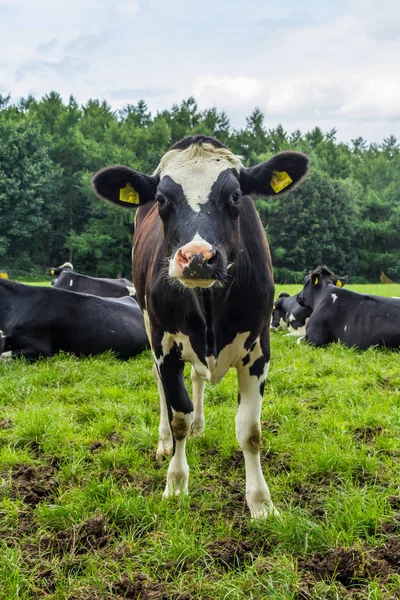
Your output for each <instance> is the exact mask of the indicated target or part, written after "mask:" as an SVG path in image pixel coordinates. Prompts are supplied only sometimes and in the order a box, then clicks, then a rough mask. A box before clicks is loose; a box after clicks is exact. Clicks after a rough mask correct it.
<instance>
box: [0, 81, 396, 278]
mask: <svg viewBox="0 0 400 600" xmlns="http://www.w3.org/2000/svg"><path fill="white" fill-rule="evenodd" d="M195 133H205V134H208V135H213V136H215V137H217V138H218V139H220V140H221V141H222V142H223V143H224V144H226V145H227V146H228V147H229V148H230V149H231V150H232V151H233V152H234V153H236V154H239V155H241V156H242V157H243V161H244V164H245V165H246V166H250V165H253V164H256V163H258V162H261V161H264V160H267V159H268V158H269V157H270V156H272V155H273V154H275V153H277V152H281V151H283V150H288V149H292V150H298V151H300V152H304V153H306V154H308V155H309V156H310V157H311V160H312V169H311V172H310V174H309V175H308V177H307V179H306V180H305V181H304V183H303V184H302V185H301V186H300V187H299V189H298V190H296V191H295V192H293V193H292V194H288V195H287V196H282V197H281V196H277V197H276V198H272V199H268V201H265V200H262V199H257V200H256V204H257V208H258V211H259V214H260V216H261V219H262V221H263V224H264V226H265V229H266V232H267V235H268V239H269V243H270V247H271V253H272V258H273V264H274V270H275V278H276V280H277V281H279V282H282V283H291V282H300V281H301V280H302V278H303V276H304V274H305V272H306V271H308V270H309V269H311V268H313V267H315V266H316V265H317V264H321V263H326V264H327V265H329V267H330V268H332V269H333V270H334V271H335V272H336V273H339V274H347V275H349V276H350V277H351V279H352V281H353V282H363V281H377V280H379V277H380V274H381V272H382V271H384V272H385V273H386V275H388V276H389V277H390V278H391V279H393V280H395V281H400V241H399V240H400V148H399V144H398V142H397V140H396V138H395V137H394V136H390V137H388V138H386V139H384V140H383V142H382V143H380V144H377V143H372V144H367V142H366V141H365V140H364V139H363V138H362V137H359V138H357V139H354V140H351V142H350V143H348V144H344V143H341V142H338V141H337V140H336V130H335V129H332V130H331V131H328V132H323V131H322V130H321V129H320V128H319V127H315V128H314V129H313V130H312V131H310V132H308V133H304V134H303V133H301V132H300V131H294V132H292V133H288V132H287V131H285V130H284V128H283V127H282V126H281V125H278V126H277V127H271V128H268V126H267V124H266V122H265V117H264V115H263V113H262V112H261V111H260V110H259V109H257V108H256V109H254V111H253V112H252V113H251V114H250V115H249V117H248V118H247V119H246V126H245V127H244V128H243V129H240V130H236V129H234V128H232V126H231V124H230V122H229V118H228V116H227V115H226V113H225V112H223V111H219V110H218V109H217V108H210V109H207V110H199V108H198V106H197V104H196V101H195V100H194V98H188V99H187V100H184V101H183V102H182V103H181V104H179V105H178V104H176V105H173V106H172V108H171V109H170V110H163V111H161V112H158V113H157V114H155V115H152V114H151V113H150V111H149V110H148V108H147V105H146V103H145V102H144V101H140V102H138V103H137V104H136V105H133V104H128V105H127V106H126V107H124V108H123V109H122V110H118V111H116V110H113V109H112V108H111V106H110V105H109V104H107V103H106V102H105V101H100V100H89V101H88V102H87V103H86V104H85V105H83V106H80V105H79V104H78V103H77V101H76V100H75V98H74V97H72V96H71V97H70V98H69V101H68V102H64V101H63V100H62V98H61V96H60V95H59V94H58V93H56V92H51V93H49V94H47V95H45V96H44V97H43V98H42V99H40V100H36V99H35V98H33V97H31V96H30V97H28V98H23V99H21V100H20V101H19V102H17V103H11V102H10V98H9V97H6V96H1V95H0V269H6V270H9V271H10V274H11V276H12V277H13V278H18V277H19V278H21V277H23V278H26V279H30V278H32V279H34V278H43V275H44V274H45V273H48V267H49V266H57V265H59V264H61V263H63V262H65V261H66V260H69V261H72V262H73V264H74V266H75V268H76V269H77V270H79V271H81V272H84V273H87V274H91V275H97V276H103V277H116V276H121V275H124V276H127V277H130V270H131V267H130V248H131V241H132V234H133V229H134V224H133V215H132V214H131V212H130V211H123V210H119V209H117V208H113V207H111V206H110V207H109V206H107V205H106V204H105V203H102V202H101V201H99V200H98V199H97V198H96V197H95V195H94V193H93V191H92V189H91V184H90V181H91V177H92V175H93V173H94V172H95V171H97V170H98V169H100V168H102V167H104V166H107V165H112V164H127V165H129V166H132V167H133V168H135V169H137V170H139V171H143V172H145V173H151V172H152V171H153V170H154V169H155V167H156V166H157V164H158V162H159V159H160V158H161V156H162V155H163V154H164V153H165V152H166V151H167V150H168V148H169V147H170V146H171V145H172V144H173V143H175V142H176V141H178V140H180V139H181V138H182V137H184V136H186V135H193V134H195Z"/></svg>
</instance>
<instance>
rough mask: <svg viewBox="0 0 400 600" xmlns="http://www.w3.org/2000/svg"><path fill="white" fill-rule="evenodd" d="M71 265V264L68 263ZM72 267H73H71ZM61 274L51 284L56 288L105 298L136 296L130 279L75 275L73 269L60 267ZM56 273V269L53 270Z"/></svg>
mask: <svg viewBox="0 0 400 600" xmlns="http://www.w3.org/2000/svg"><path fill="white" fill-rule="evenodd" d="M66 264H71V263H66ZM71 267H72V265H71ZM59 269H61V270H60V272H59V274H58V275H57V277H56V278H55V279H53V281H52V282H51V284H52V285H53V286H54V287H55V288H60V289H63V290H69V291H71V292H81V293H82V294H93V295H94V296H102V297H103V298H122V297H124V296H135V294H136V291H135V288H134V287H133V283H132V282H131V281H129V279H124V278H121V279H108V278H106V277H89V275H81V274H80V273H75V271H73V270H72V268H71V269H63V268H62V267H59ZM52 271H56V269H52Z"/></svg>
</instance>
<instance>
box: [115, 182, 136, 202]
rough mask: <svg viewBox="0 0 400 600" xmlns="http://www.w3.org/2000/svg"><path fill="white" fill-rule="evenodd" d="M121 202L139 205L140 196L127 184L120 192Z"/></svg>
mask: <svg viewBox="0 0 400 600" xmlns="http://www.w3.org/2000/svg"><path fill="white" fill-rule="evenodd" d="M119 201H120V202H127V203H128V204H139V194H138V193H137V191H136V190H135V189H134V188H133V186H132V184H131V183H127V184H126V186H125V187H124V188H121V189H120V190H119Z"/></svg>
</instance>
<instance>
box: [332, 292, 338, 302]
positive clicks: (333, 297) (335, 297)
mask: <svg viewBox="0 0 400 600" xmlns="http://www.w3.org/2000/svg"><path fill="white" fill-rule="evenodd" d="M331 296H332V301H333V303H335V300H337V295H336V294H331Z"/></svg>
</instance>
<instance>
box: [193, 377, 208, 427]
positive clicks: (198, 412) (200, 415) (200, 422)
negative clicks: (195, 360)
mask: <svg viewBox="0 0 400 600" xmlns="http://www.w3.org/2000/svg"><path fill="white" fill-rule="evenodd" d="M191 378H192V396H193V405H194V416H193V426H192V432H193V435H202V434H203V433H204V404H203V401H204V388H205V386H206V382H205V381H204V379H202V378H201V377H199V375H198V374H197V371H196V369H195V368H194V367H192V372H191Z"/></svg>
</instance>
